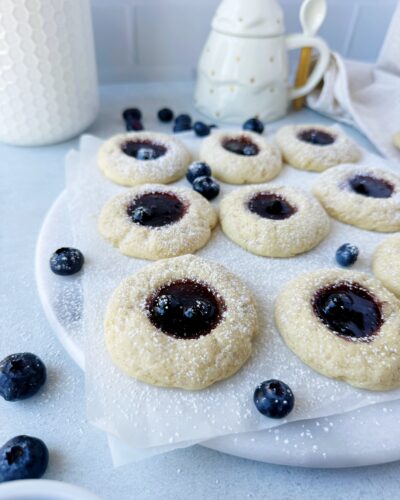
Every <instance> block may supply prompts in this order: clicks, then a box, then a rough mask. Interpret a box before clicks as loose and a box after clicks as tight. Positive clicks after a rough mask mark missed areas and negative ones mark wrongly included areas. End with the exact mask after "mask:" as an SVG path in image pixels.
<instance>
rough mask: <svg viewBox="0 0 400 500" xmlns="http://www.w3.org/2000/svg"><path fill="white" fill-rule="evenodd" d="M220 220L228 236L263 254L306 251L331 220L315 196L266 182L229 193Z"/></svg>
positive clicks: (249, 249)
mask: <svg viewBox="0 0 400 500" xmlns="http://www.w3.org/2000/svg"><path fill="white" fill-rule="evenodd" d="M257 210H259V211H260V212H261V213H262V214H263V215H264V216H261V215H259V214H258V213H257ZM283 217H285V218H283ZM220 219H221V225H222V229H223V231H224V233H225V234H226V235H227V236H228V238H230V239H231V240H232V241H234V242H235V243H237V244H238V245H240V246H241V247H243V248H244V249H245V250H248V251H249V252H252V253H254V254H256V255H262V256H265V257H293V256H294V255H297V254H300V253H303V252H307V251H309V250H311V249H312V248H314V247H315V246H317V245H318V244H319V243H320V242H321V241H322V240H323V239H324V238H325V237H326V236H327V234H328V233H329V229H330V219H329V217H328V215H327V214H326V212H325V210H324V209H323V208H322V207H321V205H320V204H319V203H318V201H317V200H316V199H314V198H313V197H311V196H309V195H307V194H305V193H304V192H302V191H301V190H299V189H293V188H291V187H287V186H275V185H268V184H264V185H258V186H249V187H244V188H240V189H237V190H235V191H233V192H231V193H230V194H228V195H227V196H226V197H225V198H224V199H223V200H222V202H221V206H220Z"/></svg>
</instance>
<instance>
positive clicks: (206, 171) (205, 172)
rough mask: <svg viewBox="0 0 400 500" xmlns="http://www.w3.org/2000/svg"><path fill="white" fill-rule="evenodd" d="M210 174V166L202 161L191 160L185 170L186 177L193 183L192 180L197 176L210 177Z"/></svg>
mask: <svg viewBox="0 0 400 500" xmlns="http://www.w3.org/2000/svg"><path fill="white" fill-rule="evenodd" d="M211 175H212V172H211V168H210V166H209V165H207V163H205V162H203V161H195V162H193V163H192V164H191V165H190V167H189V168H188V171H187V172H186V179H187V180H188V181H189V182H190V184H193V181H194V180H195V179H197V177H210V176H211Z"/></svg>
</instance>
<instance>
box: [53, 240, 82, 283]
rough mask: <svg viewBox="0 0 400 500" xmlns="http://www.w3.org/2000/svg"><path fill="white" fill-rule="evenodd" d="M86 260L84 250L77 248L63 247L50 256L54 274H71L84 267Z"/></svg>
mask: <svg viewBox="0 0 400 500" xmlns="http://www.w3.org/2000/svg"><path fill="white" fill-rule="evenodd" d="M84 260H85V259H84V257H83V254H82V252H81V251H80V250H78V249H77V248H69V247H62V248H59V249H58V250H56V251H55V252H54V253H53V255H52V256H51V257H50V269H51V270H52V271H53V273H54V274H58V275H60V276H70V275H71V274H76V273H78V272H79V271H80V270H81V269H82V266H83V263H84Z"/></svg>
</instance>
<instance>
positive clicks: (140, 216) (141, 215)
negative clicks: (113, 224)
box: [131, 207, 153, 224]
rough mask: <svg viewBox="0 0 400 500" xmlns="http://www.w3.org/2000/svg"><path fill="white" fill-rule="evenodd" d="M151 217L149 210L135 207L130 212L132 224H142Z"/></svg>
mask: <svg viewBox="0 0 400 500" xmlns="http://www.w3.org/2000/svg"><path fill="white" fill-rule="evenodd" d="M152 215H153V214H152V211H151V209H150V208H147V207H136V208H135V210H134V211H133V212H132V215H131V219H132V221H133V222H136V223H138V224H143V223H144V222H146V221H148V220H149V219H150V218H151V216H152Z"/></svg>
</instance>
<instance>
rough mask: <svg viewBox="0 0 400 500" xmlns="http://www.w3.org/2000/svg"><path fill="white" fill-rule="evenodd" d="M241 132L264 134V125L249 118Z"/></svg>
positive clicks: (256, 119) (255, 119)
mask: <svg viewBox="0 0 400 500" xmlns="http://www.w3.org/2000/svg"><path fill="white" fill-rule="evenodd" d="M243 130H249V131H251V132H256V133H257V134H262V133H263V132H264V124H263V122H262V121H261V120H259V119H258V118H250V120H247V121H245V122H244V124H243Z"/></svg>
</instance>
